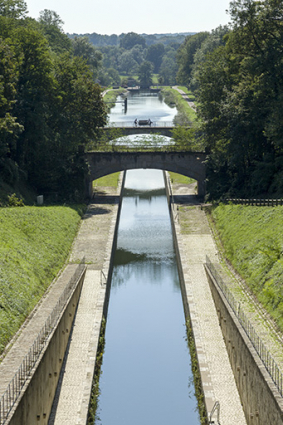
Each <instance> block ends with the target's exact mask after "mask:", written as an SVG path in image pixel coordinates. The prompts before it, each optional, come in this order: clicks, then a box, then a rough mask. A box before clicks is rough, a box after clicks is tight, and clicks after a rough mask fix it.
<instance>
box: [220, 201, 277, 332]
mask: <svg viewBox="0 0 283 425" xmlns="http://www.w3.org/2000/svg"><path fill="white" fill-rule="evenodd" d="M212 216H213V218H214V221H215V224H216V227H217V229H218V232H219V235H220V238H221V241H222V243H223V246H224V249H225V255H226V257H227V258H228V260H229V261H230V262H231V263H232V265H233V266H234V268H235V269H236V270H237V271H238V272H239V273H240V275H241V276H242V277H243V278H244V279H245V281H246V282H247V284H248V285H249V287H250V289H251V290H252V292H253V293H254V294H255V295H256V296H257V298H258V300H259V301H260V302H261V303H262V304H263V306H264V307H265V308H266V309H267V311H268V312H269V313H270V314H271V316H272V317H273V318H274V320H275V321H276V323H277V324H278V326H279V327H280V329H281V330H282V331H283V207H281V206H278V207H273V208H272V207H256V206H247V205H220V206H218V207H217V208H215V209H213V211H212Z"/></svg>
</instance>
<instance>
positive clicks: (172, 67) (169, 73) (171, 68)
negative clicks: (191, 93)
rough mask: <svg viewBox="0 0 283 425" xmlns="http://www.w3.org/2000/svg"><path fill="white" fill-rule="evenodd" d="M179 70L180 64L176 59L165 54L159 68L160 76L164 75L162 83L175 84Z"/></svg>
mask: <svg viewBox="0 0 283 425" xmlns="http://www.w3.org/2000/svg"><path fill="white" fill-rule="evenodd" d="M177 70H178V66H177V64H176V61H174V60H173V59H171V58H170V57H167V56H164V58H163V60H162V63H161V66H160V70H159V76H160V77H162V84H165V85H168V86H172V85H173V84H175V83H176V73H177Z"/></svg>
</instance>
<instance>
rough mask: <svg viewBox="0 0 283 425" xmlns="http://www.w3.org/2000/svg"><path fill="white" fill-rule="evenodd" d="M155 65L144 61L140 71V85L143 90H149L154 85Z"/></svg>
mask: <svg viewBox="0 0 283 425" xmlns="http://www.w3.org/2000/svg"><path fill="white" fill-rule="evenodd" d="M152 71H153V65H152V63H150V62H149V61H144V62H143V63H142V64H141V65H140V67H139V69H138V77H139V83H140V86H141V87H142V88H148V87H150V86H151V84H152Z"/></svg>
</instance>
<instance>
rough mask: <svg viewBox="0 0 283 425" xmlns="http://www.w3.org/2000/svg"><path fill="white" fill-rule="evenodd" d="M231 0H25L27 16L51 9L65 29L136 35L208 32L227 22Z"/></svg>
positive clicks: (79, 32) (81, 32)
mask: <svg viewBox="0 0 283 425" xmlns="http://www.w3.org/2000/svg"><path fill="white" fill-rule="evenodd" d="M229 3H230V0H214V1H213V0H143V1H136V0H134V1H130V0H77V1H75V2H74V1H72V0H71V1H70V0H26V4H27V6H28V10H29V16H31V17H32V18H36V19H37V18H38V17H39V12H40V11H41V10H44V9H49V10H53V11H55V12H56V13H58V15H59V16H60V18H61V19H62V20H63V21H64V23H65V24H64V26H63V29H64V31H65V32H69V33H77V34H85V33H93V32H96V33H98V34H109V35H110V34H118V35H119V34H121V33H123V32H124V33H127V32H131V31H133V32H136V33H138V34H142V33H146V34H155V33H158V34H160V33H167V32H169V33H175V32H199V31H211V30H212V29H214V28H216V27H218V26H219V25H225V24H227V23H228V22H229V14H227V13H226V10H227V9H228V8H229Z"/></svg>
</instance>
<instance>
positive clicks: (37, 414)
mask: <svg viewBox="0 0 283 425" xmlns="http://www.w3.org/2000/svg"><path fill="white" fill-rule="evenodd" d="M84 276H85V270H84V272H83V274H82V275H81V278H80V281H79V283H78V285H77V286H76V288H75V290H74V291H73V293H72V295H71V297H70V299H69V302H68V303H67V304H66V306H65V308H64V310H63V312H62V313H61V315H60V317H59V322H58V326H57V328H56V329H54V330H53V332H52V333H51V335H50V336H49V338H48V341H47V343H46V346H45V349H44V350H43V352H42V353H41V355H40V357H39V359H38V361H37V363H36V365H35V367H34V369H33V370H32V372H31V377H30V379H29V380H28V381H27V382H26V384H25V386H24V388H23V390H22V395H21V396H20V398H19V400H18V402H17V403H16V405H15V406H14V408H13V409H12V411H11V413H10V415H9V418H8V421H7V423H9V424H10V425H35V424H37V423H38V424H41V425H47V424H48V418H49V414H50V412H51V407H52V403H53V398H54V395H55V391H56V387H57V383H58V379H59V375H60V370H61V366H62V362H63V358H64V355H65V350H66V347H67V343H68V339H69V332H70V330H71V327H72V323H73V320H74V316H75V312H76V308H77V304H78V301H79V297H80V293H81V288H82V284H83V280H84Z"/></svg>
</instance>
